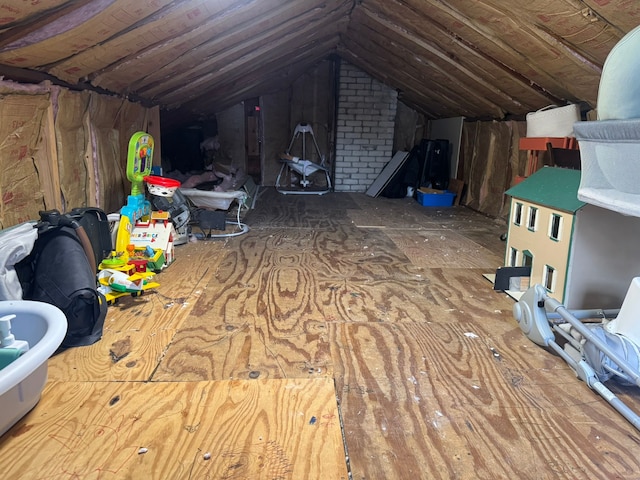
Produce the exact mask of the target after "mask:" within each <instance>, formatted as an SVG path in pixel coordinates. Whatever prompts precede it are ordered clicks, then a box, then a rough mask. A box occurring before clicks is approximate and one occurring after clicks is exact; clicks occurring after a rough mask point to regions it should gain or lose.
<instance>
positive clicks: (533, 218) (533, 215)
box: [527, 207, 538, 232]
mask: <svg viewBox="0 0 640 480" xmlns="http://www.w3.org/2000/svg"><path fill="white" fill-rule="evenodd" d="M537 224H538V209H537V208H536V207H529V220H528V222H527V227H528V228H529V230H531V231H532V232H535V231H536V227H537Z"/></svg>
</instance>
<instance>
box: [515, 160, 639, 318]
mask: <svg viewBox="0 0 640 480" xmlns="http://www.w3.org/2000/svg"><path fill="white" fill-rule="evenodd" d="M579 186H580V171H579V170H571V169H566V168H558V167H543V168H542V169H540V170H538V171H537V172H536V173H534V174H533V175H531V176H530V177H528V178H526V179H525V180H524V181H522V182H520V183H518V184H517V185H514V186H513V187H511V188H510V189H509V190H507V192H506V194H507V195H508V196H510V197H511V206H510V213H509V225H508V232H507V245H506V251H505V266H507V267H520V266H528V267H531V276H530V279H529V284H530V285H533V284H536V283H538V284H541V285H543V286H544V287H545V288H546V289H547V291H548V292H549V295H550V296H552V297H553V298H555V299H556V300H558V301H559V302H561V303H563V304H564V305H565V306H567V307H568V308H619V307H620V304H621V303H622V300H623V299H624V295H625V293H626V291H627V288H628V286H629V283H630V282H631V280H632V279H633V277H636V276H638V275H639V274H640V254H639V253H638V251H637V250H638V249H637V245H638V243H637V239H638V238H640V237H639V235H640V219H639V218H637V217H629V216H625V215H621V214H619V213H616V212H613V211H610V210H606V209H603V208H600V207H597V206H594V205H590V204H587V203H585V202H582V201H580V200H578V196H577V192H578V187H579ZM512 293H513V292H512Z"/></svg>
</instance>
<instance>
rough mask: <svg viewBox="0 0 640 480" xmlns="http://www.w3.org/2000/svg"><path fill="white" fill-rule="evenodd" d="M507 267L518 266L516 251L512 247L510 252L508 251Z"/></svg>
mask: <svg viewBox="0 0 640 480" xmlns="http://www.w3.org/2000/svg"><path fill="white" fill-rule="evenodd" d="M509 266H510V267H516V266H518V250H517V249H515V248H513V247H511V250H510V251H509Z"/></svg>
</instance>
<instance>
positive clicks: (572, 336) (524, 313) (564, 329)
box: [513, 277, 640, 430]
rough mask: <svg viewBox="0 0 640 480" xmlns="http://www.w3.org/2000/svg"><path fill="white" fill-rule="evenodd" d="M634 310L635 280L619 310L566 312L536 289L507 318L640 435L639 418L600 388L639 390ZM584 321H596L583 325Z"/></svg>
mask: <svg viewBox="0 0 640 480" xmlns="http://www.w3.org/2000/svg"><path fill="white" fill-rule="evenodd" d="M638 307H640V277H637V278H634V279H633V281H632V283H631V286H630V287H629V290H628V292H627V295H626V297H625V299H624V302H623V304H622V308H620V309H619V310H617V309H612V310H599V309H593V310H568V309H567V308H566V307H565V306H564V305H562V304H561V303H560V302H558V301H557V300H555V299H554V298H552V297H550V296H549V295H548V294H547V290H546V289H545V288H544V287H543V286H542V285H534V286H533V287H531V288H529V289H528V290H527V291H526V292H525V293H524V294H523V295H522V297H521V298H520V300H519V301H518V302H517V303H516V304H514V306H513V316H514V318H515V319H516V321H517V322H518V324H519V326H520V329H521V330H522V332H523V333H524V334H525V335H526V336H527V338H528V339H529V340H531V341H532V342H534V343H535V344H537V345H540V346H541V347H546V348H549V349H551V350H553V351H554V352H555V353H557V354H558V355H559V356H560V357H561V358H562V359H563V360H564V361H565V362H567V364H569V366H570V367H571V368H572V369H573V370H574V372H575V373H576V376H577V377H578V378H579V379H580V380H582V381H584V382H585V383H586V384H587V385H588V386H589V388H591V389H592V390H595V391H596V392H597V393H598V394H599V395H601V396H602V397H603V398H604V399H605V400H606V401H607V402H609V404H610V405H611V406H612V407H613V408H615V409H616V410H617V411H618V412H619V413H620V414H621V415H622V416H623V417H624V418H626V419H627V420H628V421H629V422H630V423H631V424H632V425H633V426H634V427H635V428H636V429H637V430H640V416H638V414H637V413H635V412H634V411H633V410H632V409H631V408H630V407H629V406H628V405H626V404H625V403H624V402H623V401H622V400H621V399H620V398H619V397H617V396H616V395H615V394H614V393H613V392H612V391H611V390H610V389H609V388H607V387H606V386H605V385H604V382H606V381H608V380H610V379H614V380H616V381H618V382H620V383H621V384H622V385H627V386H629V385H630V386H637V387H640V370H639V367H640V347H639V345H640V323H639V322H638V321H637V315H638V311H639V308H638ZM589 319H596V321H595V322H591V323H590V322H586V320H589ZM598 319H599V321H598ZM557 339H561V340H563V343H564V345H563V346H561V345H560V344H559V343H558V341H557Z"/></svg>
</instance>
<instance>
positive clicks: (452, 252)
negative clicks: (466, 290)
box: [388, 230, 504, 270]
mask: <svg viewBox="0 0 640 480" xmlns="http://www.w3.org/2000/svg"><path fill="white" fill-rule="evenodd" d="M388 235H389V237H390V238H391V239H393V241H394V242H395V244H396V245H397V246H398V248H399V249H400V250H401V251H402V252H403V253H404V254H405V255H406V256H407V257H408V258H409V259H410V260H411V262H413V263H414V264H416V265H419V266H422V267H426V268H485V269H489V270H495V269H496V268H498V267H499V266H501V265H503V263H504V258H503V257H502V256H498V255H496V254H494V253H493V252H491V251H489V250H487V249H486V248H485V247H483V246H482V245H480V244H478V243H476V242H474V241H473V240H469V239H468V238H466V237H465V236H463V235H460V234H458V233H455V232H453V231H444V230H440V231H419V232H406V231H398V232H388Z"/></svg>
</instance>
